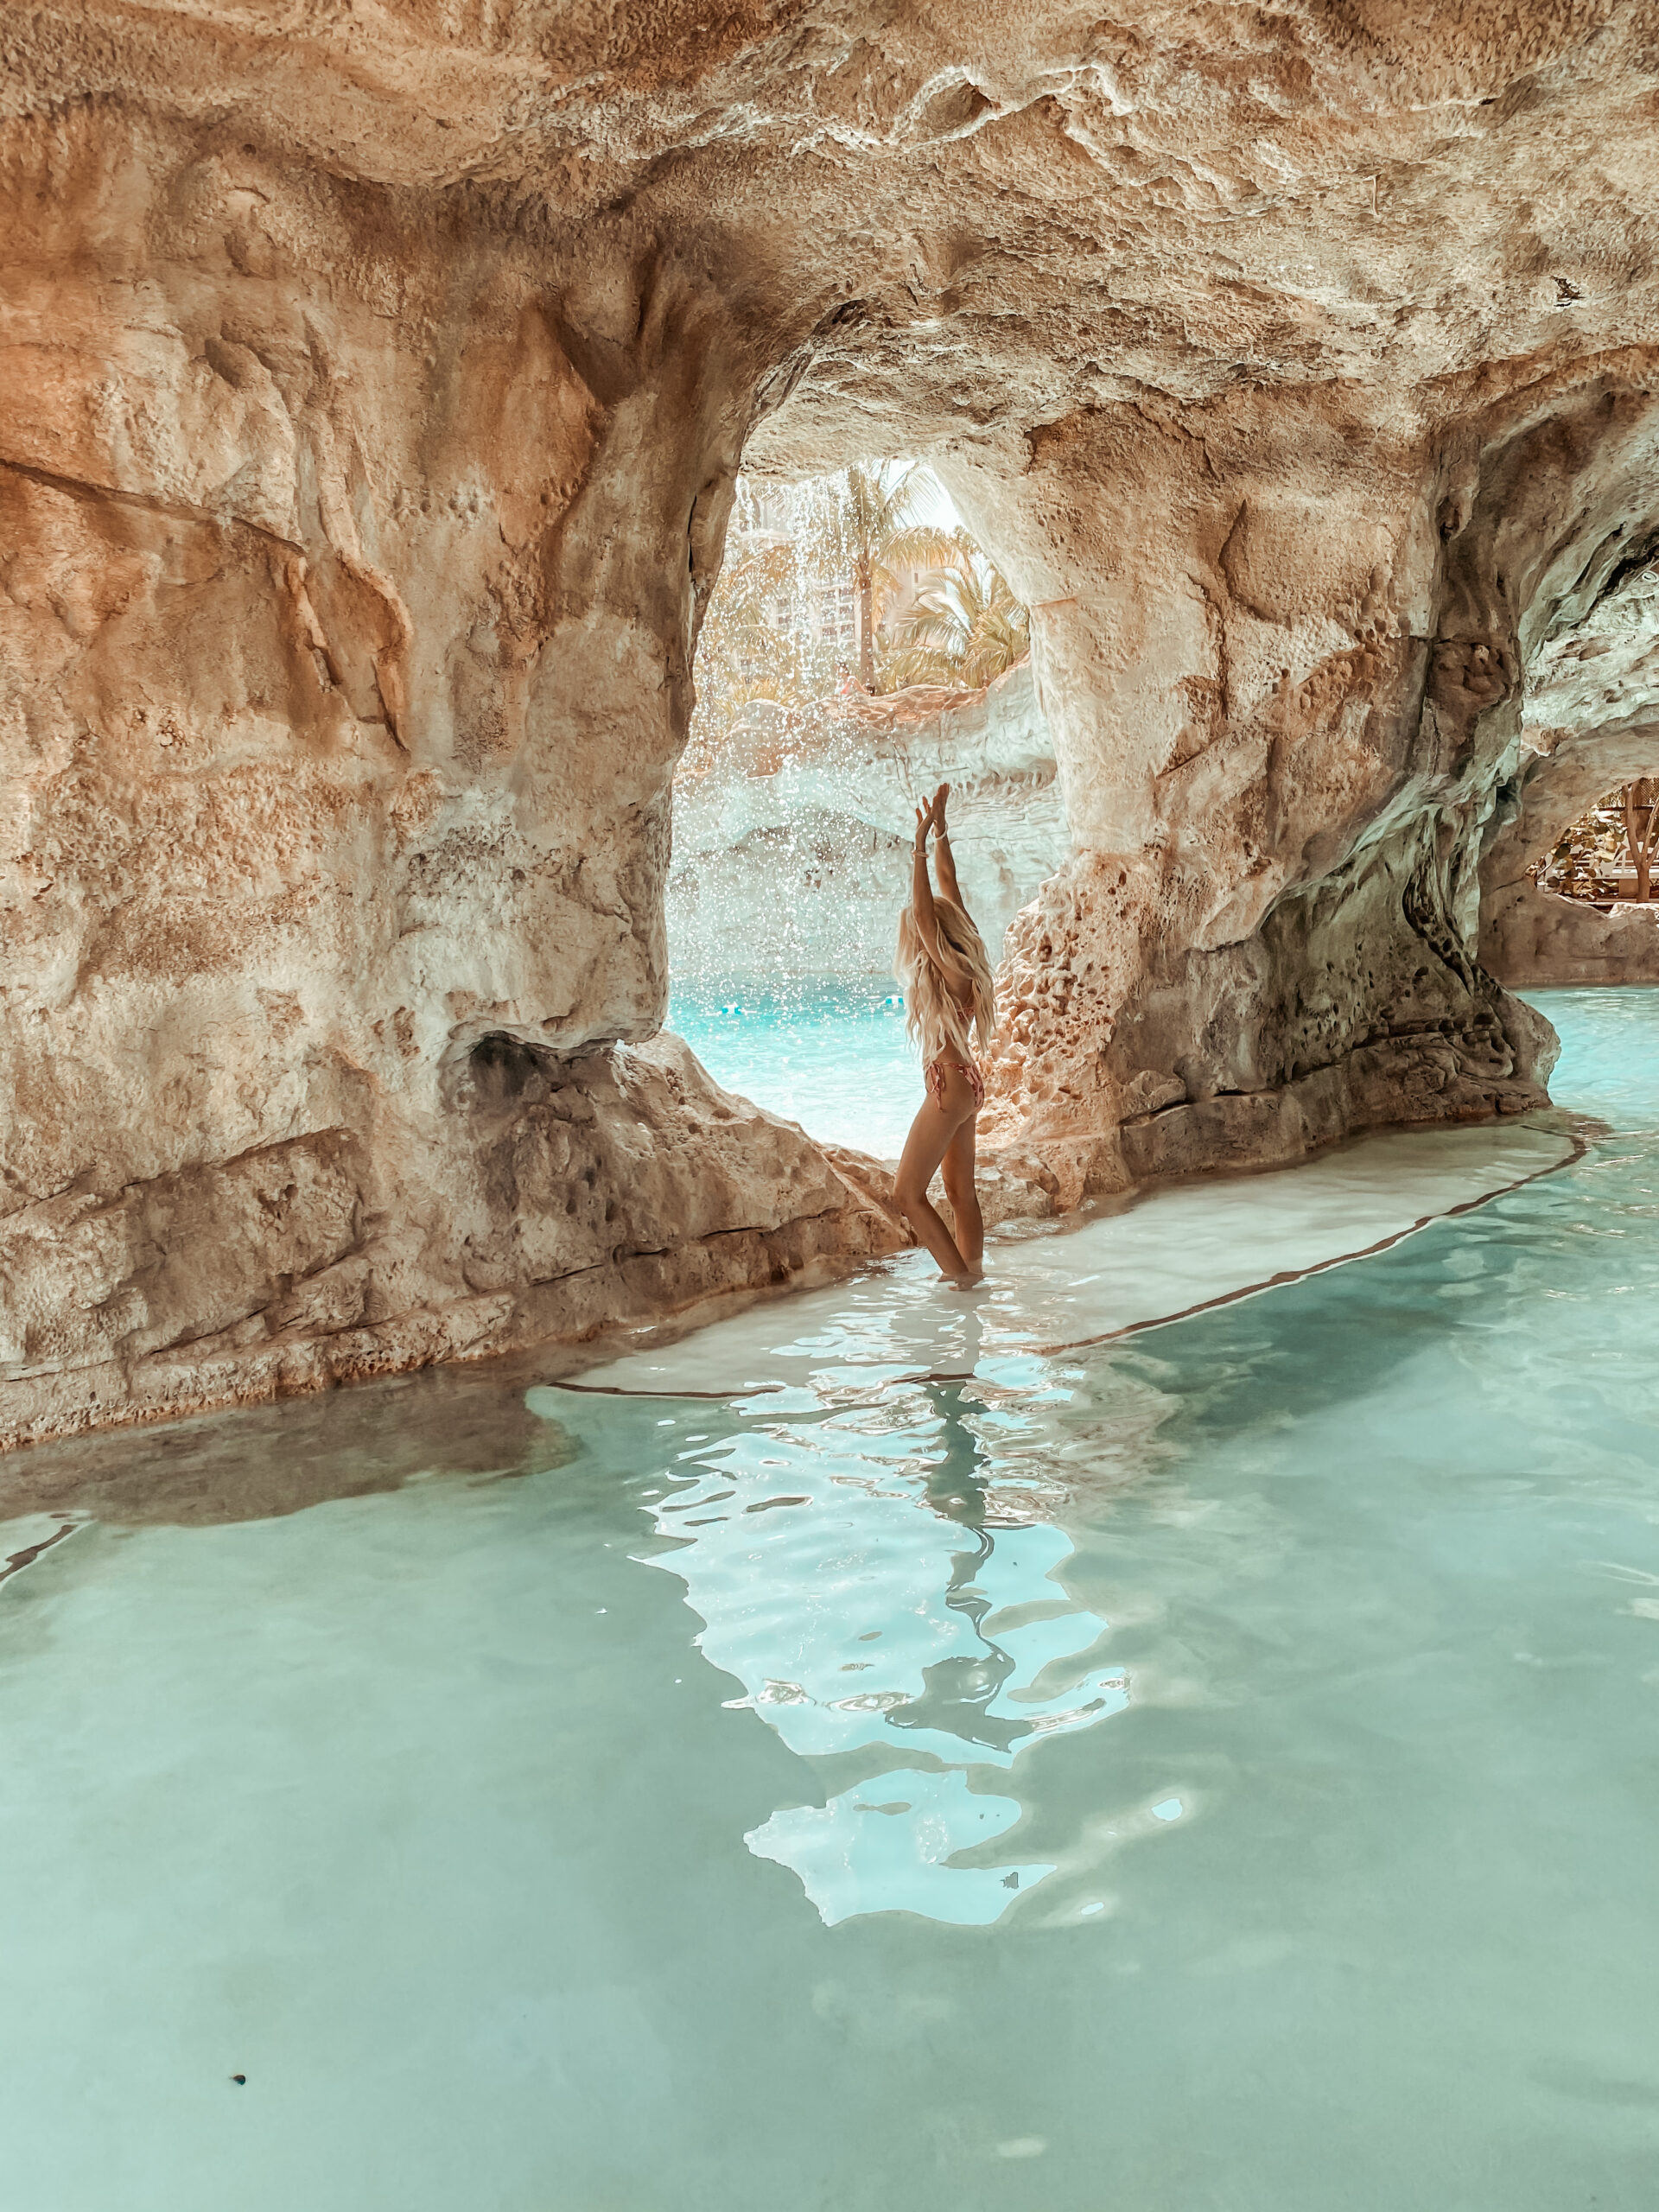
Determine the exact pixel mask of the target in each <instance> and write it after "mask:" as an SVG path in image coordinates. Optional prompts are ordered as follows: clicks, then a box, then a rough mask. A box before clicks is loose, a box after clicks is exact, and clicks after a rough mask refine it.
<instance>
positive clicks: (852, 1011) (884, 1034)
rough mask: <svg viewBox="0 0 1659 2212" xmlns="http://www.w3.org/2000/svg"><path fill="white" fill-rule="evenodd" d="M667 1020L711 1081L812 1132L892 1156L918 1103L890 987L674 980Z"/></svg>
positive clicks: (915, 1065)
mask: <svg viewBox="0 0 1659 2212" xmlns="http://www.w3.org/2000/svg"><path fill="white" fill-rule="evenodd" d="M668 1026H669V1027H670V1028H671V1029H673V1030H676V1031H677V1033H679V1035H681V1036H682V1037H683V1038H684V1039H685V1041H686V1043H687V1044H688V1045H690V1047H691V1049H692V1051H693V1052H695V1053H696V1055H697V1057H698V1058H699V1059H700V1060H702V1064H703V1065H704V1066H705V1067H706V1068H707V1069H708V1070H709V1073H710V1074H711V1075H712V1076H713V1077H714V1078H715V1081H716V1082H717V1083H721V1084H724V1085H725V1086H726V1088H727V1089H728V1090H735V1091H737V1092H739V1093H740V1094H741V1096H743V1097H745V1098H753V1101H754V1102H755V1103H756V1105H757V1106H764V1107H765V1108H766V1110H767V1111H768V1112H769V1113H772V1114H781V1115H782V1116H784V1118H785V1120H786V1121H791V1122H800V1123H801V1125H802V1127H803V1128H806V1129H808V1130H810V1133H811V1134H812V1135H814V1136H815V1137H822V1138H824V1139H826V1140H827V1141H829V1142H831V1143H834V1144H846V1145H852V1146H854V1147H856V1149H857V1150H858V1151H860V1152H869V1153H874V1154H875V1156H876V1158H877V1159H878V1160H890V1159H896V1158H897V1156H898V1154H899V1152H900V1151H901V1150H902V1149H903V1147H904V1141H905V1136H906V1132H907V1131H908V1129H909V1128H910V1125H911V1122H912V1120H913V1119H914V1117H915V1114H916V1109H917V1108H918V1106H919V1105H920V1104H921V1103H922V1097H923V1090H922V1077H921V1067H920V1063H919V1061H918V1058H917V1056H916V1053H915V1052H914V1050H913V1048H912V1045H911V1042H910V1039H909V1037H908V1035H907V1033H906V1028H905V1009H904V1003H903V1001H902V1000H901V999H900V998H899V987H898V985H897V984H896V983H884V982H874V983H867V982H793V983H787V984H782V985H779V984H772V983H768V984H766V985H765V986H764V987H763V986H759V985H756V984H754V983H753V982H749V983H739V982H731V983H724V984H722V983H718V982H705V981H703V980H702V979H699V980H698V981H697V982H695V983H692V984H681V985H680V986H679V987H678V988H677V989H676V991H675V994H674V997H673V1001H672V1003H671V1005H670V1007H669V1010H668Z"/></svg>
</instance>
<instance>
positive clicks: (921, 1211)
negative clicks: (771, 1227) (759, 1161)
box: [893, 784, 996, 1290]
mask: <svg viewBox="0 0 1659 2212" xmlns="http://www.w3.org/2000/svg"><path fill="white" fill-rule="evenodd" d="M948 798H950V785H949V784H941V785H939V788H938V791H936V792H935V794H934V796H933V798H932V799H931V801H930V802H929V804H927V805H926V806H925V807H923V806H918V808H917V810H916V842H915V845H914V847H913V848H912V865H911V890H910V904H909V906H906V909H905V911H904V912H903V913H902V914H900V916H899V950H898V954H897V957H896V959H895V961H894V972H895V973H896V974H897V976H898V978H899V982H900V984H901V985H902V986H903V988H904V994H905V1011H906V1017H907V1020H908V1022H909V1027H910V1033H911V1035H912V1037H913V1038H915V1039H916V1041H917V1043H918V1045H919V1046H921V1052H922V1068H923V1072H924V1075H925V1078H926V1082H927V1090H928V1097H927V1103H926V1104H925V1105H924V1106H923V1108H922V1109H921V1111H920V1112H919V1113H918V1115H917V1116H916V1119H915V1121H914V1122H912V1124H911V1130H910V1135H908V1136H907V1137H906V1140H905V1150H904V1156H903V1158H902V1159H901V1160H899V1173H898V1176H897V1178H896V1179H895V1180H894V1183H893V1197H894V1199H895V1200H896V1201H897V1203H898V1205H899V1210H900V1211H901V1212H902V1213H903V1215H904V1217H905V1219H906V1221H907V1222H908V1223H909V1224H910V1225H911V1228H912V1230H914V1231H915V1234H916V1237H917V1241H918V1243H922V1244H925V1246H926V1247H927V1249H928V1250H929V1251H930V1252H931V1254H932V1255H933V1257H934V1258H935V1259H936V1260H937V1261H938V1263H939V1268H940V1271H941V1273H942V1274H944V1277H945V1278H946V1280H947V1281H950V1282H953V1283H954V1284H955V1285H956V1287H957V1289H958V1290H971V1289H972V1288H973V1287H974V1285H975V1284H976V1283H977V1282H981V1281H983V1280H984V1277H983V1273H982V1269H981V1267H980V1261H981V1258H982V1255H983V1252H984V1249H985V1225H984V1224H983V1222H982V1220H981V1219H980V1213H979V1200H978V1198H977V1197H976V1195H975V1192H974V1140H975V1135H976V1123H977V1119H978V1115H979V1109H980V1108H981V1107H982V1105H983V1104H984V1103H985V1084H984V1080H983V1078H982V1076H981V1074H980V1071H979V1068H978V1065H977V1063H976V1060H975V1058H974V1046H975V1043H976V1040H977V1043H978V1045H979V1046H980V1049H981V1050H985V1049H986V1048H988V1046H989V1045H990V1043H991V1040H992V1039H993V1037H995V1033H996V992H995V984H994V983H993V982H992V980H991V963H990V960H989V957H988V955H987V953H986V950H985V942H984V939H983V938H982V937H981V936H980V934H979V931H977V930H976V928H975V927H974V925H973V920H972V918H971V917H970V916H969V912H968V909H967V908H966V907H965V906H963V903H962V892H961V889H960V887H958V885H957V869H956V863H955V861H953V860H952V859H951V857H950V831H949V830H948V829H946V828H945V826H944V804H945V801H946V800H947V799H948ZM930 831H931V832H933V833H934V836H935V837H936V840H937V842H936V843H935V846H934V854H935V857H936V859H937V861H938V870H939V889H938V897H937V898H936V897H935V896H934V892H933V886H932V883H931V880H930V879H929V876H928V868H927V840H928V834H929V832H930ZM940 1167H943V1169H944V1195H945V1197H946V1198H949V1200H950V1211H951V1213H952V1214H953V1215H954V1217H955V1218H956V1224H957V1233H956V1235H955V1236H951V1234H950V1230H948V1229H947V1228H946V1227H945V1225H944V1220H943V1218H942V1217H941V1216H940V1215H939V1214H938V1212H936V1211H935V1210H934V1208H933V1207H932V1206H931V1205H930V1204H929V1203H928V1197H927V1186H928V1185H929V1184H930V1183H931V1181H932V1180H933V1177H934V1173H935V1172H936V1171H937V1170H938V1169H939V1168H940Z"/></svg>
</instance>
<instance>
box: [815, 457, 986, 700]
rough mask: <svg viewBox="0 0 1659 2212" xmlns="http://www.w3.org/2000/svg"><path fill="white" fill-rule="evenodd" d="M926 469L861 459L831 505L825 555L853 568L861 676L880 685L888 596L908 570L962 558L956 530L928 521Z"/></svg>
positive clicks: (868, 685)
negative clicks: (878, 635) (868, 464)
mask: <svg viewBox="0 0 1659 2212" xmlns="http://www.w3.org/2000/svg"><path fill="white" fill-rule="evenodd" d="M929 481H930V480H929V477H928V474H927V471H926V470H925V468H923V467H920V466H919V464H918V463H915V462H912V464H911V465H910V466H909V467H906V468H901V469H900V470H899V473H898V474H896V475H892V476H890V475H889V474H888V472H887V469H886V468H883V467H879V466H878V467H875V468H873V469H872V468H861V467H859V466H858V465H857V464H856V463H855V464H854V466H853V467H850V468H849V469H848V470H847V472H846V474H845V475H844V476H843V477H842V480H841V485H840V487H839V491H840V496H839V497H838V499H836V501H835V503H834V505H832V507H831V509H830V513H829V539H830V542H829V543H828V544H826V545H825V546H824V547H823V554H824V555H825V556H827V557H828V559H829V561H830V562H832V563H834V564H835V566H836V567H837V568H838V569H840V572H841V574H842V575H847V574H849V572H850V574H851V576H852V582H853V589H854V591H855V594H856V596H857V605H858V677H859V682H860V683H861V684H862V685H863V686H864V689H865V690H867V691H874V689H875V626H876V624H877V623H878V622H879V621H880V617H881V610H882V608H883V607H884V605H885V604H886V602H887V601H888V600H889V599H891V598H893V596H894V595H895V594H897V593H898V592H899V590H901V589H902V588H903V584H904V571H906V569H929V568H937V567H939V566H941V565H943V564H944V563H946V562H949V561H953V560H956V559H957V558H958V557H959V550H958V547H957V539H956V537H954V536H953V535H952V533H951V532H950V531H945V530H941V529H939V528H938V526H937V525H936V524H931V523H926V522H924V521H923V520H922V519H921V507H922V502H923V500H924V499H925V495H926V491H927V486H928V484H929Z"/></svg>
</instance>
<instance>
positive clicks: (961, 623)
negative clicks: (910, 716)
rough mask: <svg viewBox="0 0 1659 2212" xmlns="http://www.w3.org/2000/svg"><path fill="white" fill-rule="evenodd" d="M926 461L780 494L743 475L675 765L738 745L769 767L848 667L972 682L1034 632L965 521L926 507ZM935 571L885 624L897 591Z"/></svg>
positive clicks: (802, 735) (878, 677) (870, 686)
mask: <svg viewBox="0 0 1659 2212" xmlns="http://www.w3.org/2000/svg"><path fill="white" fill-rule="evenodd" d="M930 491H931V480H930V478H929V476H928V474H927V472H926V471H925V469H923V468H922V467H919V466H918V465H916V464H913V463H912V464H910V465H908V466H905V467H897V468H894V467H874V468H865V467H851V468H848V469H846V470H844V471H843V472H842V474H841V475H839V476H833V477H824V478H821V479H818V480H816V481H815V482H812V483H810V484H804V485H798V486H793V487H792V488H791V490H790V491H789V492H787V493H780V492H779V491H776V490H771V489H768V488H767V487H766V486H754V485H752V484H749V483H747V481H745V480H742V479H740V480H739V485H738V496H737V502H736V505H735V506H734V511H733V515H732V521H731V526H730V529H729V531H728V537H727V553H726V560H725V563H724V564H723V566H722V568H721V573H720V577H719V581H718V582H717V583H716V584H715V589H714V591H713V593H712V594H711V595H710V598H709V607H708V610H707V613H705V616H704V619H703V624H702V632H701V635H700V637H699V639H698V643H697V655H696V690H697V704H696V712H695V713H694V715H693V716H692V721H691V733H690V743H689V744H688V746H687V748H686V753H685V758H684V760H683V764H682V770H681V772H682V773H683V774H690V775H697V774H701V773H703V772H706V771H707V770H708V769H709V768H710V767H712V766H714V764H715V760H716V759H720V758H735V757H738V756H740V755H741V756H743V757H745V758H746V759H747V761H748V764H749V765H750V766H752V767H753V768H755V769H757V770H764V769H765V768H766V766H768V765H775V764H776V761H777V760H779V759H781V758H783V757H785V756H786V755H787V754H789V753H793V752H795V751H796V750H798V747H800V745H801V744H802V743H804V742H806V741H809V740H810V738H811V737H812V736H813V734H815V732H816V729H817V725H818V723H819V721H820V720H821V715H822V709H823V705H824V703H825V702H828V701H829V700H832V699H833V698H834V696H836V692H837V691H838V690H843V689H845V687H846V685H847V684H848V683H849V681H850V680H851V678H852V676H853V673H854V671H855V670H856V673H857V676H858V677H859V680H860V681H861V684H862V685H863V688H864V689H866V690H877V689H878V688H879V689H880V690H893V689H895V688H896V687H897V686H899V685H900V684H903V683H944V684H949V685H951V686H953V687H960V688H963V689H972V688H976V687H977V686H978V685H979V684H981V683H988V682H989V681H990V680H991V679H992V678H993V677H995V676H998V675H1000V674H1001V672H1002V671H1003V670H1004V669H1005V668H1007V667H1009V666H1011V665H1012V664H1013V663H1014V661H1016V660H1018V659H1019V658H1020V656H1021V655H1022V654H1023V653H1025V652H1027V649H1028V645H1029V638H1028V632H1027V615H1026V610H1025V609H1024V607H1021V606H1020V603H1019V601H1017V600H1016V599H1015V598H1014V594H1013V593H1012V591H1010V589H1009V588H1008V586H1007V582H1005V581H1004V579H1003V578H1002V577H1001V575H998V573H997V571H996V570H995V569H994V568H993V567H992V566H991V564H990V563H989V562H988V561H987V560H986V558H985V556H984V555H983V554H982V552H981V551H980V550H979V548H978V546H977V545H976V543H974V541H973V539H972V538H971V537H969V535H968V534H967V532H966V531H961V530H957V531H947V530H944V529H942V528H940V527H939V526H938V524H933V523H930V522H929V521H927V519H926V518H925V511H926V508H927V505H929V497H928V495H929V493H930ZM918 571H922V572H924V573H931V575H932V578H933V582H931V584H930V585H928V586H927V587H926V588H925V589H924V591H923V592H922V594H921V595H920V597H919V598H918V601H917V603H916V605H915V606H914V607H912V609H911V610H910V611H909V613H908V615H907V616H906V619H905V620H904V621H903V623H902V624H901V625H900V626H899V629H898V631H897V632H896V633H894V634H891V635H890V634H888V632H887V631H886V630H884V629H883V627H882V624H883V621H884V618H885V617H886V616H887V613H888V611H889V609H890V608H891V607H892V605H893V601H894V600H895V599H896V598H898V597H899V595H900V594H902V592H903V590H904V589H905V588H906V584H907V583H908V582H910V580H911V579H912V576H913V575H915V574H916V572H918Z"/></svg>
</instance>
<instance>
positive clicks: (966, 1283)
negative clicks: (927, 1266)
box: [944, 1274, 985, 1290]
mask: <svg viewBox="0 0 1659 2212" xmlns="http://www.w3.org/2000/svg"><path fill="white" fill-rule="evenodd" d="M984 1280H985V1277H984V1275H983V1274H976V1275H973V1274H969V1275H946V1276H945V1277H944V1281H946V1282H948V1283H949V1284H950V1287H951V1289H952V1290H977V1289H978V1288H979V1287H980V1285H981V1283H982V1282H983V1281H984Z"/></svg>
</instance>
